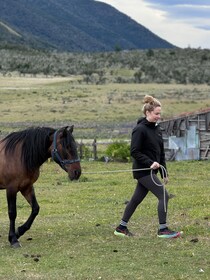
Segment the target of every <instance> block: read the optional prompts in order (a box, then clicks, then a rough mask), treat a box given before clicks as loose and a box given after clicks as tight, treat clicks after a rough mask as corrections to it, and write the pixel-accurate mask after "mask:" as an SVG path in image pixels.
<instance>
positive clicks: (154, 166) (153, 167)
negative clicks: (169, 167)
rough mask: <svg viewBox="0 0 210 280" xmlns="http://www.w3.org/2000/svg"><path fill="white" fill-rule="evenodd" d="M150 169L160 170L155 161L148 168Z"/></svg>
mask: <svg viewBox="0 0 210 280" xmlns="http://www.w3.org/2000/svg"><path fill="white" fill-rule="evenodd" d="M150 168H151V169H158V168H160V164H159V163H158V162H156V161H154V162H153V164H152V165H151V166H150Z"/></svg>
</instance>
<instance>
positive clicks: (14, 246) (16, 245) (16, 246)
mask: <svg viewBox="0 0 210 280" xmlns="http://www.w3.org/2000/svg"><path fill="white" fill-rule="evenodd" d="M11 247H12V248H14V249H17V248H21V247H22V246H21V244H20V242H15V243H14V244H11Z"/></svg>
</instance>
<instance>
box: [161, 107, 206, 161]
mask: <svg viewBox="0 0 210 280" xmlns="http://www.w3.org/2000/svg"><path fill="white" fill-rule="evenodd" d="M160 127H161V129H162V133H163V138H164V145H165V150H166V159H167V160H201V159H210V108H207V109H205V110H201V111H198V112H194V113H192V112H191V113H185V114H182V115H179V116H177V117H175V118H173V119H168V120H164V121H161V122H160Z"/></svg>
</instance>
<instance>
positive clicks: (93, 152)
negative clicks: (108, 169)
mask: <svg viewBox="0 0 210 280" xmlns="http://www.w3.org/2000/svg"><path fill="white" fill-rule="evenodd" d="M120 142H123V143H130V140H120ZM112 143H114V141H112V140H100V141H97V140H96V139H93V140H90V139H89V140H79V141H77V148H78V153H79V157H80V158H81V159H84V158H85V159H86V158H88V159H92V160H98V159H100V158H104V160H106V148H107V146H108V145H109V144H112Z"/></svg>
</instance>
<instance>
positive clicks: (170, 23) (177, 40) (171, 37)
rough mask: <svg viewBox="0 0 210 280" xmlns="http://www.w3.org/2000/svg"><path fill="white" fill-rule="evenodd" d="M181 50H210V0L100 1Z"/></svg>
mask: <svg viewBox="0 0 210 280" xmlns="http://www.w3.org/2000/svg"><path fill="white" fill-rule="evenodd" d="M97 1H100V2H104V3H106V4H109V5H111V6H113V7H114V8H116V9H117V10H119V11H120V12H122V13H124V14H126V15H127V16H129V17H131V18H132V19H134V20H135V21H136V22H138V23H140V24H141V25H143V26H144V27H146V28H147V29H149V30H150V31H152V32H153V33H155V34H156V35H158V36H159V37H161V38H162V39H164V40H166V41H168V42H169V43H171V44H173V45H175V46H177V47H180V48H188V47H190V48H201V49H210V0H160V1H159V0H97Z"/></svg>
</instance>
